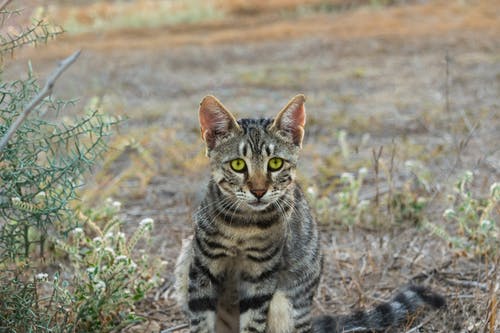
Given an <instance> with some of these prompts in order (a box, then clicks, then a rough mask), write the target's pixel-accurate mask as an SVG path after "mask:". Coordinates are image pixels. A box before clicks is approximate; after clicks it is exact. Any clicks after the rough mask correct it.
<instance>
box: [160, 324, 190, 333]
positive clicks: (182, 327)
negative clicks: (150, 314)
mask: <svg viewBox="0 0 500 333" xmlns="http://www.w3.org/2000/svg"><path fill="white" fill-rule="evenodd" d="M188 327H189V324H180V325H177V326H174V327H170V328H167V329H166V330H163V331H161V332H160V333H171V332H175V331H178V330H182V329H184V328H188Z"/></svg>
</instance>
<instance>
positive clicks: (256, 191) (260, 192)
mask: <svg viewBox="0 0 500 333" xmlns="http://www.w3.org/2000/svg"><path fill="white" fill-rule="evenodd" d="M250 192H252V194H253V195H254V196H255V197H256V198H257V199H260V198H262V197H263V196H264V194H266V192H267V189H251V190H250Z"/></svg>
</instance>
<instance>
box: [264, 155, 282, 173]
mask: <svg viewBox="0 0 500 333" xmlns="http://www.w3.org/2000/svg"><path fill="white" fill-rule="evenodd" d="M282 166H283V160H282V159H281V158H279V157H273V158H271V159H270V160H269V163H268V165H267V167H268V168H269V170H271V171H277V170H279V169H280V168H281V167H282Z"/></svg>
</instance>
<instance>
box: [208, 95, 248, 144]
mask: <svg viewBox="0 0 500 333" xmlns="http://www.w3.org/2000/svg"><path fill="white" fill-rule="evenodd" d="M199 118H200V130H201V138H202V139H203V141H205V142H206V144H207V148H208V150H210V149H213V148H214V147H215V146H216V145H217V141H219V140H221V139H223V138H225V137H227V136H229V135H231V133H233V132H235V131H240V130H241V129H240V126H239V125H238V123H237V122H236V119H235V118H234V116H233V115H232V114H231V112H229V111H228V110H227V109H226V108H225V107H224V105H222V103H221V102H219V100H218V99H217V98H215V97H214V96H211V95H208V96H205V97H204V98H203V100H202V101H201V103H200V111H199Z"/></svg>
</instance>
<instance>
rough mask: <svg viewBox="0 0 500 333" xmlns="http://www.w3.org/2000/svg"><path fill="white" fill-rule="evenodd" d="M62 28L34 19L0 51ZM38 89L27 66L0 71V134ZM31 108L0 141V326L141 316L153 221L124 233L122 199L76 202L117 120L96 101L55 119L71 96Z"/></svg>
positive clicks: (67, 328)
mask: <svg viewBox="0 0 500 333" xmlns="http://www.w3.org/2000/svg"><path fill="white" fill-rule="evenodd" d="M8 14H9V13H8V12H7V11H5V10H4V9H2V8H0V15H5V16H7V15H8ZM5 18H6V17H4V19H5ZM59 31H60V29H56V30H53V29H51V28H50V27H49V25H48V24H46V23H44V22H38V23H35V24H34V25H33V26H30V27H27V28H26V29H25V30H22V31H21V32H20V34H19V35H15V36H10V35H8V36H7V37H3V36H2V37H1V38H0V56H1V57H3V56H4V55H5V54H6V53H7V52H13V51H14V50H15V49H16V48H18V47H20V46H22V45H25V44H30V43H31V44H33V43H38V42H39V41H43V40H47V39H49V38H51V37H53V36H54V35H55V34H57V33H58V32H59ZM0 74H1V73H0ZM40 91H41V90H40V87H39V85H38V80H37V78H36V77H34V75H33V72H32V71H31V68H29V69H28V75H27V78H26V79H19V80H16V81H13V82H6V81H4V80H3V76H1V75H0V139H4V138H8V137H9V136H7V135H6V133H8V132H9V130H10V129H11V127H12V124H13V123H15V122H16V120H17V119H23V118H21V117H20V116H21V115H24V114H26V113H24V111H25V109H26V108H27V107H26V106H27V105H29V104H30V103H32V102H33V101H35V100H36V98H35V96H37V94H38V93H39V92H40ZM35 105H36V106H35V108H34V109H33V111H32V112H31V114H30V115H29V116H28V117H27V118H26V119H25V120H24V121H23V122H22V123H21V125H20V126H19V127H18V128H17V130H16V131H15V132H14V135H13V136H12V137H10V139H9V140H8V141H7V144H6V145H5V146H3V143H2V146H0V300H1V301H0V332H97V331H99V332H107V331H111V330H118V329H119V328H120V327H123V326H124V325H129V324H131V323H134V322H136V321H139V320H141V318H140V316H138V315H137V314H135V313H134V306H135V304H136V303H137V302H138V301H140V300H142V299H143V298H144V297H145V295H146V293H147V292H148V291H149V290H150V289H151V288H152V287H154V286H156V285H157V284H158V283H159V282H160V279H159V278H158V275H157V273H156V272H157V270H158V269H159V267H160V266H161V265H158V263H152V262H151V261H150V260H149V258H148V256H147V255H145V254H144V253H142V252H141V250H139V249H137V247H136V245H137V244H138V242H139V240H142V239H147V237H146V236H147V232H148V231H150V230H151V228H152V226H153V225H152V220H151V219H145V220H143V221H142V222H141V223H140V225H139V227H138V228H137V230H136V231H135V232H134V233H133V234H132V235H131V236H130V237H127V236H126V235H125V234H124V233H123V232H122V231H121V230H120V226H121V224H122V222H121V220H120V218H119V217H118V208H119V207H118V206H119V205H117V204H116V203H114V204H113V202H110V203H107V204H106V205H105V206H103V207H97V208H94V209H86V208H83V207H84V206H85V203H83V202H79V201H78V200H77V199H78V190H79V189H80V188H81V187H82V186H83V185H84V184H85V182H84V178H85V176H86V174H87V172H88V171H89V170H91V169H92V168H93V167H94V165H95V163H96V161H98V160H99V159H100V157H101V156H102V154H103V153H104V152H105V151H106V149H107V145H106V137H107V136H108V135H110V133H111V130H112V128H113V127H114V125H115V124H116V123H117V122H118V119H115V118H113V117H109V116H106V115H104V114H102V112H101V111H100V110H98V108H97V107H96V106H95V103H91V105H90V106H89V107H88V111H87V112H86V115H85V116H83V117H75V118H73V119H71V120H68V119H69V117H64V119H61V117H59V115H60V114H61V113H63V112H65V111H69V109H70V107H72V106H73V103H72V102H71V101H70V102H67V101H61V100H58V99H55V98H51V97H47V98H44V99H43V100H41V101H40V103H38V104H37V103H35ZM12 128H15V127H12Z"/></svg>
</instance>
